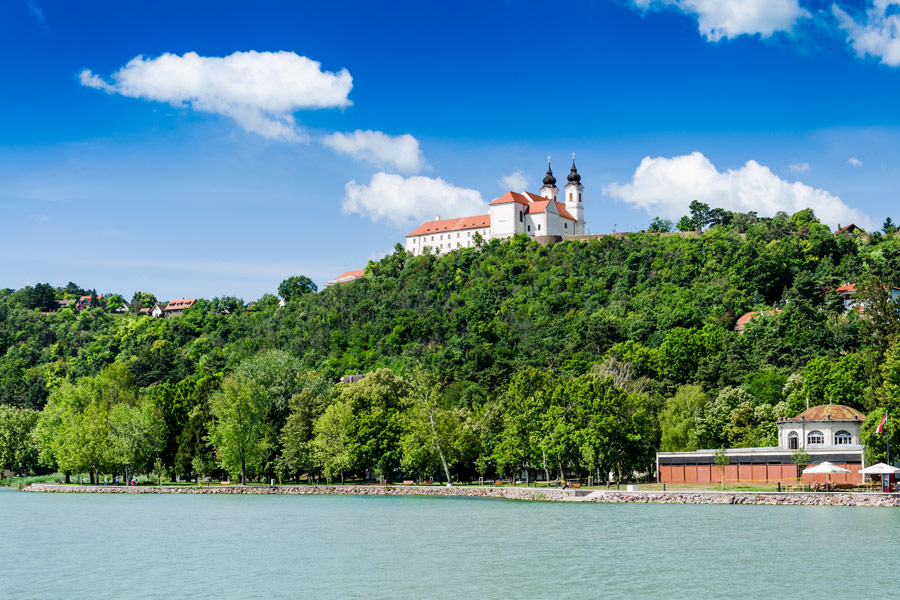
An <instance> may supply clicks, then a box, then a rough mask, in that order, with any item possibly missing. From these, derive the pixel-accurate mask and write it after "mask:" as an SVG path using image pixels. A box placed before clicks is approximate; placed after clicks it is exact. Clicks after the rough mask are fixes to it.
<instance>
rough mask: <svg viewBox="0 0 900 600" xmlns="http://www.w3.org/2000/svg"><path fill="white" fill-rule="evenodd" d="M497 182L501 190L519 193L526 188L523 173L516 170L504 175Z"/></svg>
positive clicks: (525, 179)
mask: <svg viewBox="0 0 900 600" xmlns="http://www.w3.org/2000/svg"><path fill="white" fill-rule="evenodd" d="M498 181H499V183H500V185H501V186H502V187H503V189H505V190H513V191H516V192H520V191H522V190H524V189H525V188H526V187H527V186H528V179H527V178H526V177H525V173H523V172H522V171H520V170H518V169H516V170H515V171H513V172H512V173H510V174H509V175H504V176H503V177H501V178H500V179H499V180H498Z"/></svg>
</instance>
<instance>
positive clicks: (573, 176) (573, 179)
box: [566, 160, 581, 183]
mask: <svg viewBox="0 0 900 600" xmlns="http://www.w3.org/2000/svg"><path fill="white" fill-rule="evenodd" d="M566 179H568V180H569V182H570V183H578V182H579V181H581V175H579V174H578V169H576V168H575V161H574V160H573V161H572V170H571V171H569V176H568V177H566Z"/></svg>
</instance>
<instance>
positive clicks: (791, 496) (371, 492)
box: [22, 483, 900, 507]
mask: <svg viewBox="0 0 900 600" xmlns="http://www.w3.org/2000/svg"><path fill="white" fill-rule="evenodd" d="M22 491H25V492H41V493H75V494H78V493H80V494H283V495H336V496H341V495H344V496H347V495H354V496H444V497H474V498H503V499H507V500H533V501H542V502H597V503H606V504H610V503H639V504H758V505H769V506H771V505H785V506H884V507H900V493H894V494H883V493H865V492H863V493H855V492H854V493H849V492H843V493H842V492H722V491H715V490H698V491H666V492H662V491H652V492H651V491H647V492H641V491H637V492H624V491H616V490H587V489H565V490H562V489H558V490H550V489H546V488H543V489H540V488H527V487H512V486H503V487H493V486H485V487H474V486H473V487H468V486H454V487H438V486H413V485H410V486H404V485H275V486H269V485H244V486H242V485H227V486H223V485H211V486H202V487H198V486H162V487H160V486H112V485H108V486H91V485H61V484H52V483H33V484H31V485H29V486H27V487H25V488H24V489H23V490H22Z"/></svg>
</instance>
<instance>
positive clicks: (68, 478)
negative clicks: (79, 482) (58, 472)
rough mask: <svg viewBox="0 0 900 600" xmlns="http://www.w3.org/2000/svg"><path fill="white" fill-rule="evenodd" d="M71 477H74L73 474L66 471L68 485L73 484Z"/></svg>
mask: <svg viewBox="0 0 900 600" xmlns="http://www.w3.org/2000/svg"><path fill="white" fill-rule="evenodd" d="M71 475H72V474H71V473H69V472H68V471H66V483H72V482H71V481H70V477H71Z"/></svg>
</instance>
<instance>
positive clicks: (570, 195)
mask: <svg viewBox="0 0 900 600" xmlns="http://www.w3.org/2000/svg"><path fill="white" fill-rule="evenodd" d="M572 198H574V196H573V195H572V192H569V200H571V199H572Z"/></svg>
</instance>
